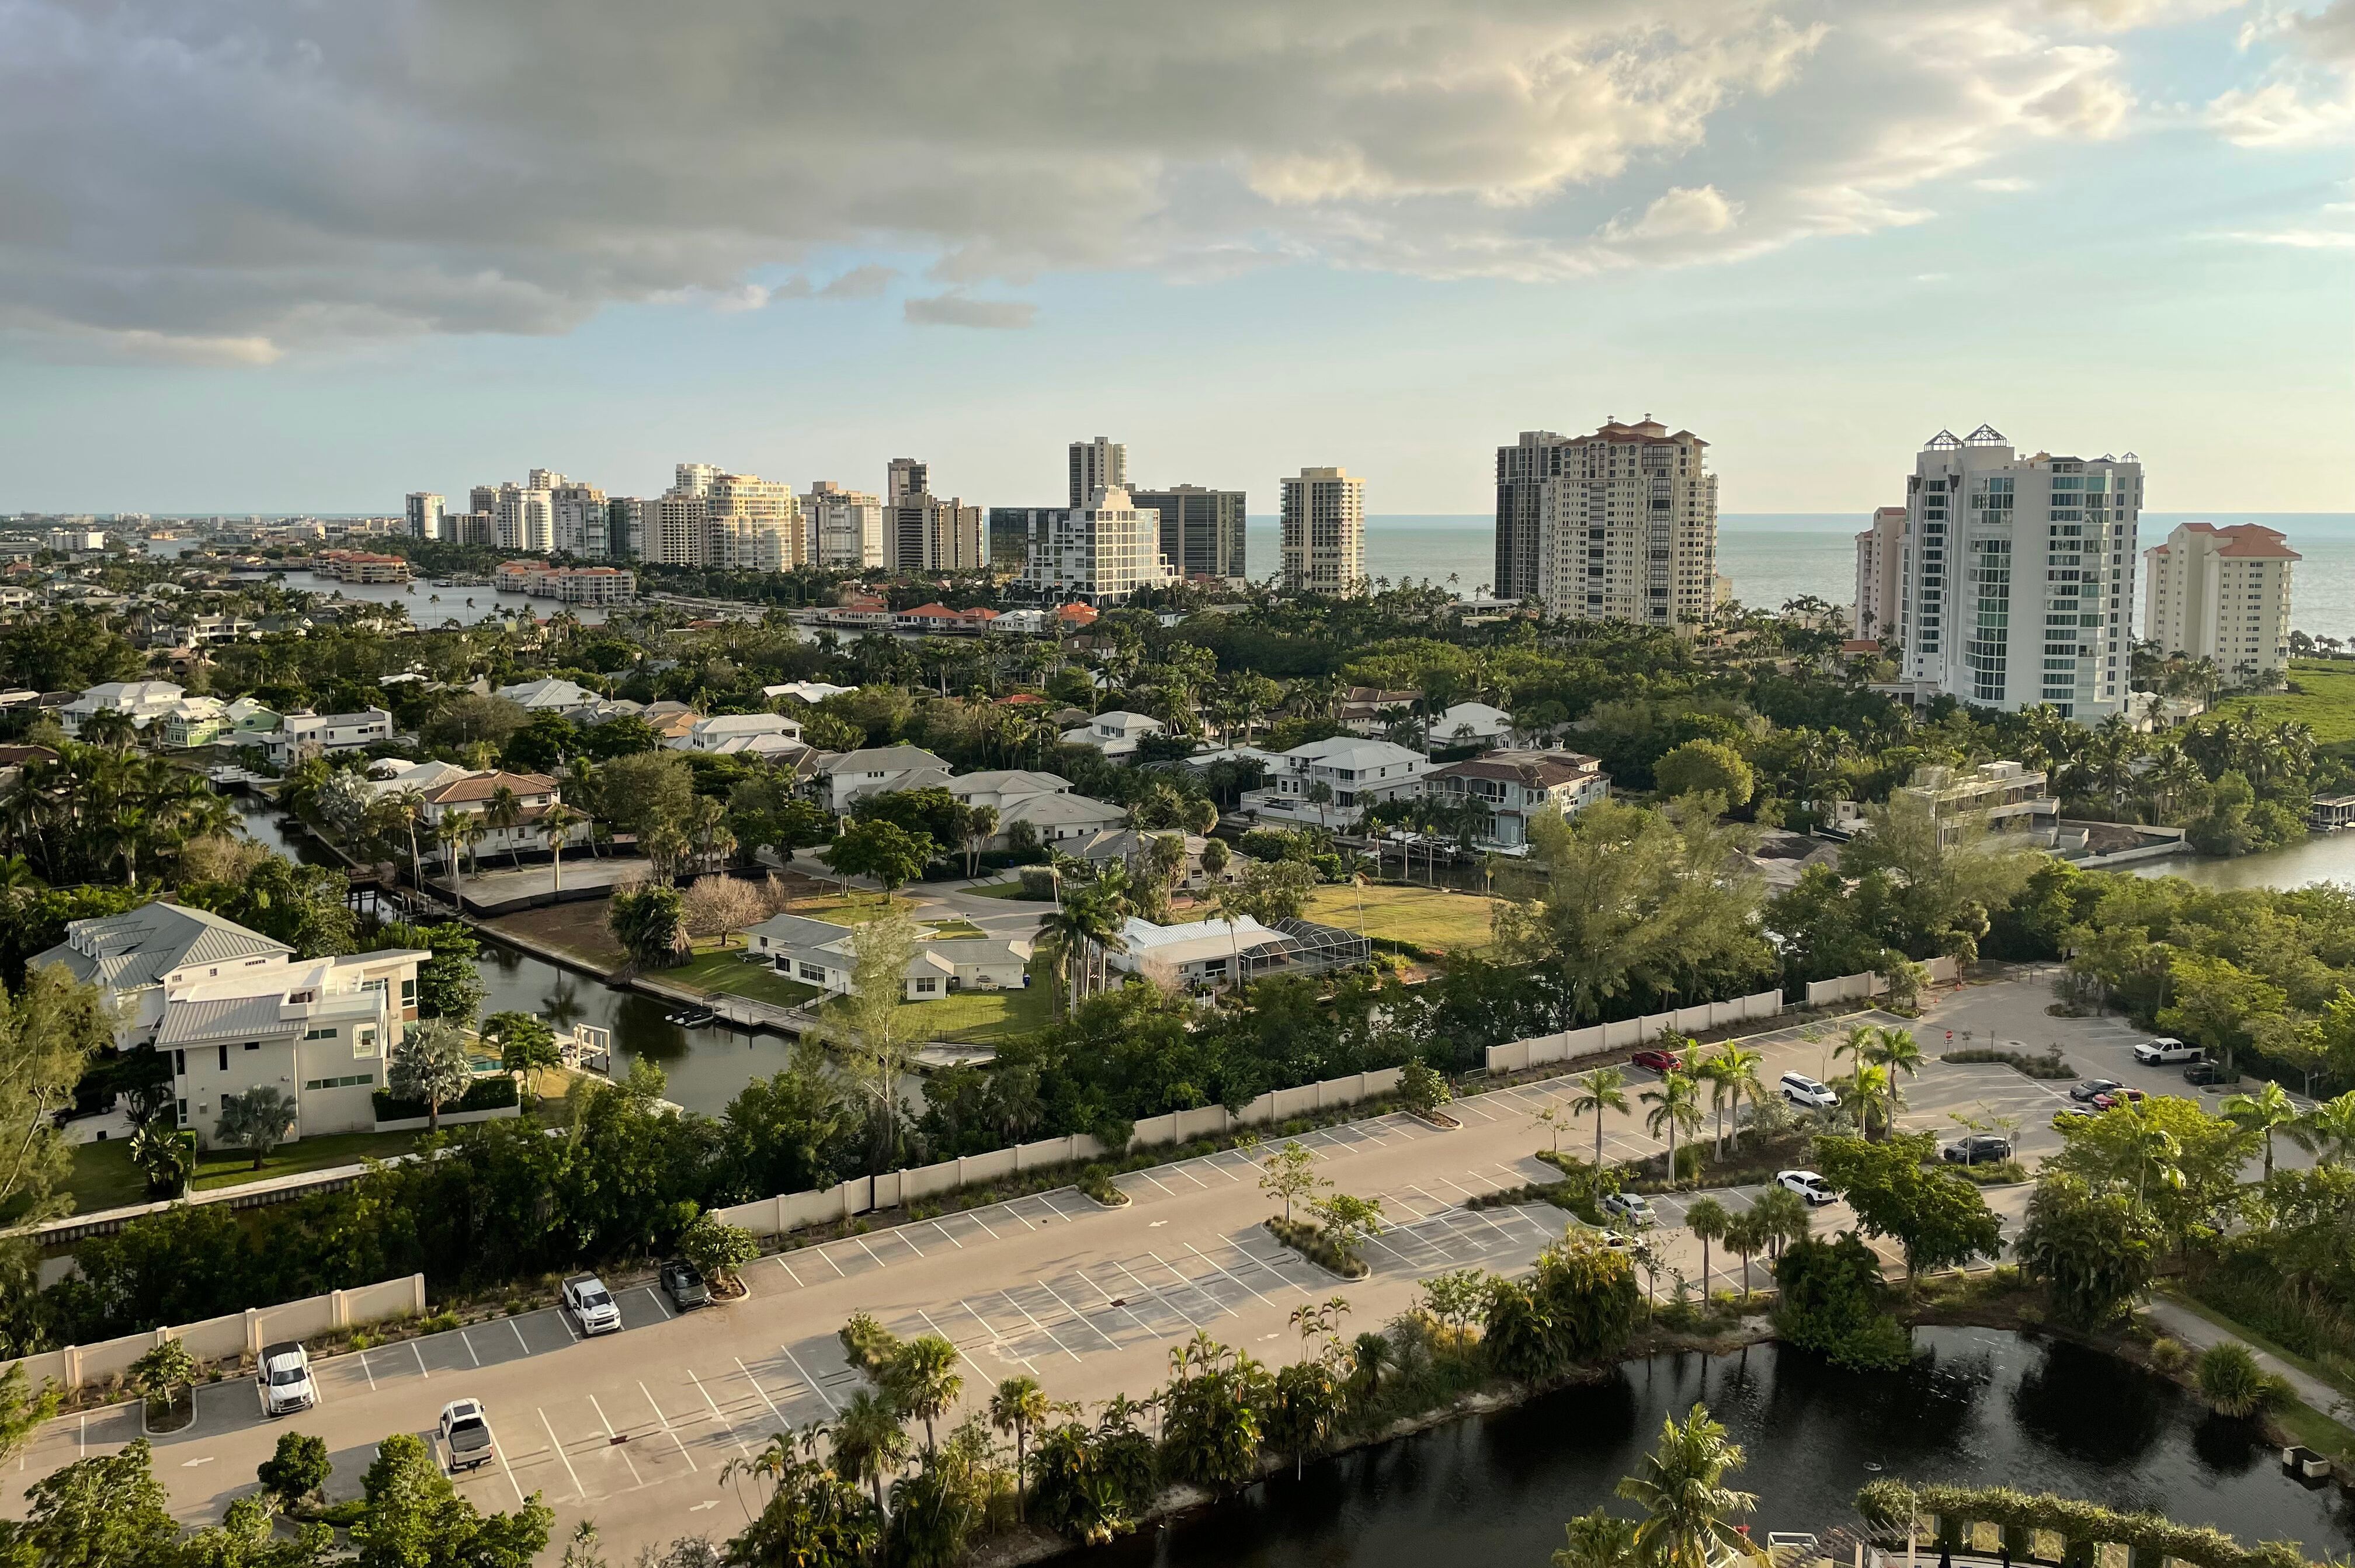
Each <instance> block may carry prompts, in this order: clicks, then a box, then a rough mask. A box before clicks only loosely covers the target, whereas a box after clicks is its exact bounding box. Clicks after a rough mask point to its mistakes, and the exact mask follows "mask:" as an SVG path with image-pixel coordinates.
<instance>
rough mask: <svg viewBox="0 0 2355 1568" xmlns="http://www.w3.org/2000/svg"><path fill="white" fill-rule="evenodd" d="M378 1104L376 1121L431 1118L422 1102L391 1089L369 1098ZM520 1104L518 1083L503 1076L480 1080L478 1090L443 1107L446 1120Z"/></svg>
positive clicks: (476, 1086) (472, 1090)
mask: <svg viewBox="0 0 2355 1568" xmlns="http://www.w3.org/2000/svg"><path fill="white" fill-rule="evenodd" d="M369 1098H371V1099H372V1100H374V1101H375V1103H376V1119H377V1120H378V1121H379V1122H404V1121H409V1120H411V1119H412V1118H414V1117H418V1116H422V1115H427V1114H428V1109H429V1108H428V1107H427V1105H426V1104H425V1103H424V1102H423V1101H422V1100H403V1099H400V1098H398V1097H397V1096H395V1095H394V1094H393V1093H392V1092H391V1091H390V1090H389V1089H379V1090H378V1091H377V1092H376V1093H374V1094H373V1095H371V1096H369ZM515 1103H516V1081H515V1080H514V1079H513V1078H511V1077H509V1076H508V1075H507V1074H506V1073H504V1072H501V1073H497V1074H495V1075H494V1076H492V1077H489V1078H477V1079H475V1080H474V1086H473V1087H472V1088H470V1089H468V1090H467V1091H466V1093H465V1094H464V1097H463V1098H461V1099H459V1100H458V1101H457V1102H456V1103H455V1104H445V1105H443V1106H442V1115H445V1116H448V1115H456V1114H457V1113H459V1112H461V1111H504V1110H506V1108H507V1107H508V1106H509V1105H512V1104H515Z"/></svg>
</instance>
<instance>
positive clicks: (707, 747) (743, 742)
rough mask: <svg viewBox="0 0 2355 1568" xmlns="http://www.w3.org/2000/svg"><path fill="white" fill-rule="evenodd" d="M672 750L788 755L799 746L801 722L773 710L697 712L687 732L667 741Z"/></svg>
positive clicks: (718, 753)
mask: <svg viewBox="0 0 2355 1568" xmlns="http://www.w3.org/2000/svg"><path fill="white" fill-rule="evenodd" d="M669 745H670V747H671V749H672V750H673V751H678V752H707V753H709V754H711V755H715V756H732V755H737V754H746V753H748V754H750V755H752V756H755V757H783V756H790V755H792V754H793V753H794V752H798V751H800V750H801V749H802V727H801V721H800V720H794V719H787V718H783V717H782V716H781V715H778V714H775V713H713V714H709V715H705V714H698V715H696V717H695V721H694V722H693V723H691V724H689V725H688V726H687V732H686V733H685V734H683V735H680V736H678V737H677V739H675V740H673V741H670V742H669Z"/></svg>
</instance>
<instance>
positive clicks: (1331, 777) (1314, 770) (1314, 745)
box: [1240, 735, 1431, 827]
mask: <svg viewBox="0 0 2355 1568" xmlns="http://www.w3.org/2000/svg"><path fill="white" fill-rule="evenodd" d="M1430 771H1431V761H1430V759H1429V758H1427V757H1425V756H1423V753H1422V752H1414V751H1410V750H1408V749H1407V748H1406V747H1404V746H1399V745H1393V744H1392V743H1391V742H1390V741H1367V740H1360V739H1359V738H1358V737H1356V736H1354V735H1334V736H1331V737H1328V738H1327V739H1326V740H1322V741H1308V742H1307V743H1306V744H1305V745H1300V746H1295V747H1294V748H1293V749H1292V750H1290V751H1289V752H1279V753H1277V755H1276V757H1275V759H1274V763H1273V770H1272V773H1273V776H1272V777H1270V778H1269V780H1268V782H1267V783H1266V784H1264V785H1263V786H1261V787H1260V788H1258V789H1247V790H1245V791H1243V793H1242V795H1241V801H1240V805H1241V808H1242V809H1243V810H1245V811H1248V812H1252V813H1254V814H1256V815H1257V816H1259V817H1260V818H1261V819H1262V820H1273V821H1279V822H1292V823H1299V824H1302V825H1304V826H1316V827H1353V826H1355V825H1356V824H1357V822H1358V821H1359V818H1360V817H1362V816H1364V815H1365V811H1366V807H1368V806H1369V805H1377V804H1379V803H1380V802H1382V801H1386V800H1394V799H1396V798H1397V797H1399V796H1400V795H1412V794H1414V793H1415V792H1416V791H1417V790H1418V789H1419V788H1421V787H1422V779H1423V774H1424V773H1429V772H1430ZM1317 784H1323V785H1324V786H1325V788H1326V790H1327V791H1329V792H1330V793H1331V796H1332V798H1331V799H1329V800H1311V799H1310V798H1309V795H1311V793H1312V792H1315V788H1316V785H1317Z"/></svg>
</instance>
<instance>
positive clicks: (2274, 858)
mask: <svg viewBox="0 0 2355 1568" xmlns="http://www.w3.org/2000/svg"><path fill="white" fill-rule="evenodd" d="M2133 870H2134V873H2135V875H2137V876H2138V877H2181V878H2182V879H2184V880H2186V881H2190V882H2197V883H2199V884H2200V886H2201V887H2203V888H2285V889H2286V888H2303V887H2307V886H2308V885H2310V884H2312V883H2315V882H2337V883H2339V885H2340V886H2342V887H2347V886H2355V833H2318V834H2316V835H2314V837H2310V838H2308V839H2307V840H2306V841H2305V842H2303V843H2300V844H2292V845H2291V846H2289V847H2288V848H2286V849H2268V850H2266V851H2265V852H2264V854H2262V855H2243V856H2240V857H2239V858H2237V859H2229V860H2210V859H2195V858H2193V857H2190V856H2187V855H2178V856H2175V857H2172V858H2171V859H2165V860H2148V861H2145V862H2144V863H2143V864H2141V865H2138V866H2136V867H2134V868H2133Z"/></svg>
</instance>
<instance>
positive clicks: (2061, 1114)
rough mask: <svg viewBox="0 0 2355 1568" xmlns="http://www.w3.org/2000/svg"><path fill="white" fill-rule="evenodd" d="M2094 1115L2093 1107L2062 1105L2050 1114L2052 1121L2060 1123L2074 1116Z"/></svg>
mask: <svg viewBox="0 0 2355 1568" xmlns="http://www.w3.org/2000/svg"><path fill="white" fill-rule="evenodd" d="M2091 1115H2094V1107H2092V1106H2091V1105H2063V1106H2062V1107H2061V1108H2060V1109H2059V1110H2057V1111H2055V1112H2053V1113H2052V1119H2053V1120H2054V1121H2055V1122H2060V1121H2064V1120H2067V1119H2069V1118H2071V1117H2075V1116H2091Z"/></svg>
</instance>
